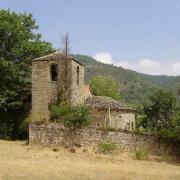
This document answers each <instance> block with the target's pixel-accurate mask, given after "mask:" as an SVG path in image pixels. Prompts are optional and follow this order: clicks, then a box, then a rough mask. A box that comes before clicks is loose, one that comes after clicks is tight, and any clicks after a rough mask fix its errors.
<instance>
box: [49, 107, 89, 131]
mask: <svg viewBox="0 0 180 180" xmlns="http://www.w3.org/2000/svg"><path fill="white" fill-rule="evenodd" d="M51 119H52V120H56V121H57V122H62V123H63V124H64V126H65V127H68V128H69V129H72V130H75V129H79V128H82V127H85V126H87V125H89V124H90V116H89V110H88V108H87V107H86V106H84V105H77V106H70V105H67V104H60V105H53V106H52V107H51Z"/></svg>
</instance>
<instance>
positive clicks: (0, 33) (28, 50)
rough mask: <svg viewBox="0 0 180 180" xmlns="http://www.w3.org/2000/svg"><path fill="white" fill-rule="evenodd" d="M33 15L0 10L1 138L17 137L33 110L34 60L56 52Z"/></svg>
mask: <svg viewBox="0 0 180 180" xmlns="http://www.w3.org/2000/svg"><path fill="white" fill-rule="evenodd" d="M37 29H38V26H37V24H36V22H35V20H34V19H33V17H32V15H31V14H27V13H15V12H11V11H9V10H0V84H1V86H0V137H1V138H17V137H19V136H22V135H21V132H20V126H21V124H22V122H23V120H24V117H25V116H26V115H27V113H28V110H29V109H30V106H29V104H30V98H31V91H30V89H31V83H30V74H31V61H32V59H34V58H37V57H39V56H43V55H46V54H49V53H51V52H53V51H54V50H53V48H52V46H51V44H50V43H48V42H45V41H42V40H41V35H40V34H38V33H36V30H37Z"/></svg>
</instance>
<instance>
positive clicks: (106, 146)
mask: <svg viewBox="0 0 180 180" xmlns="http://www.w3.org/2000/svg"><path fill="white" fill-rule="evenodd" d="M115 149H116V145H115V144H112V143H100V144H99V152H100V153H103V154H108V153H112V152H113V151H114V150H115Z"/></svg>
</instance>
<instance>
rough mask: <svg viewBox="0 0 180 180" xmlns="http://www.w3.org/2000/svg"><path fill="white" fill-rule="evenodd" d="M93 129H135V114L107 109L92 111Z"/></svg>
mask: <svg viewBox="0 0 180 180" xmlns="http://www.w3.org/2000/svg"><path fill="white" fill-rule="evenodd" d="M90 114H91V119H92V121H93V122H92V127H96V128H103V127H109V128H113V129H121V130H129V131H132V130H134V129H135V114H134V113H133V112H126V111H115V110H111V111H110V112H109V111H108V110H105V109H97V108H91V109H90Z"/></svg>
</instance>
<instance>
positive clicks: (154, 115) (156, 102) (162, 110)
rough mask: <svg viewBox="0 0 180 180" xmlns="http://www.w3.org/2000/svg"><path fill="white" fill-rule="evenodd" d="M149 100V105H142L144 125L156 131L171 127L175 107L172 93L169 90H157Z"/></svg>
mask: <svg viewBox="0 0 180 180" xmlns="http://www.w3.org/2000/svg"><path fill="white" fill-rule="evenodd" d="M150 101H151V103H150V105H148V106H145V107H144V112H145V114H146V118H145V119H144V122H143V123H144V126H146V127H150V128H151V129H152V130H153V131H157V132H158V131H160V130H161V129H168V128H171V127H172V122H173V115H174V107H175V97H174V95H173V94H172V93H171V92H169V91H165V90H158V91H156V92H155V93H154V94H153V95H152V96H150Z"/></svg>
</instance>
